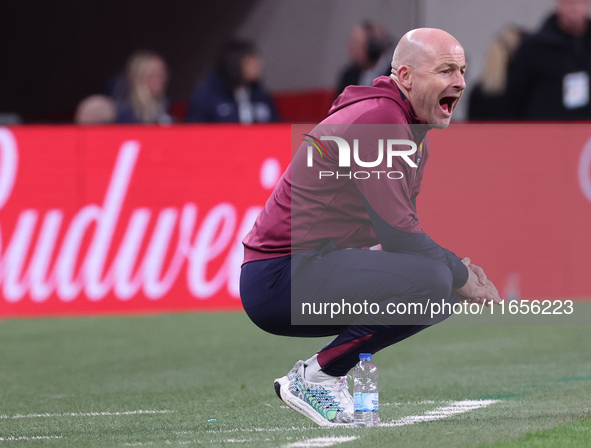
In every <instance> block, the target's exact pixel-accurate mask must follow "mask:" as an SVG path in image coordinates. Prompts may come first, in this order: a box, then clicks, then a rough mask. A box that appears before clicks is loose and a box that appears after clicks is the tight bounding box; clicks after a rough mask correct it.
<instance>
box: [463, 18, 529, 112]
mask: <svg viewBox="0 0 591 448" xmlns="http://www.w3.org/2000/svg"><path fill="white" fill-rule="evenodd" d="M525 36H526V32H525V30H524V29H522V28H520V27H518V26H515V25H509V26H507V27H505V28H503V29H502V30H501V31H500V32H499V34H497V36H496V37H495V39H494V40H493V41H492V43H491V44H490V46H489V47H488V50H487V52H486V60H485V64H484V73H483V74H482V78H481V80H480V81H479V82H478V84H476V85H475V86H474V88H473V89H472V91H471V93H470V100H469V102H468V119H470V120H473V121H507V120H508V119H509V118H510V117H511V113H510V110H509V107H508V104H507V97H506V90H507V71H508V69H509V62H510V61H511V59H512V58H513V56H514V55H515V51H516V50H517V49H518V48H519V45H520V44H521V42H522V40H523V38H524V37H525Z"/></svg>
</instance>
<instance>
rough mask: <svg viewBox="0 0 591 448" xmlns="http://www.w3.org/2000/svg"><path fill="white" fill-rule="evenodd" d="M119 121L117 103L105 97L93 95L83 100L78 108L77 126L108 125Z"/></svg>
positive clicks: (76, 115) (76, 114)
mask: <svg viewBox="0 0 591 448" xmlns="http://www.w3.org/2000/svg"><path fill="white" fill-rule="evenodd" d="M116 119H117V111H116V108H115V102H114V101H113V100H112V99H111V98H109V97H106V96H104V95H92V96H89V97H88V98H85V99H83V100H82V101H80V104H78V107H77V108H76V113H75V114H74V123H76V124H108V123H114V122H115V120H116Z"/></svg>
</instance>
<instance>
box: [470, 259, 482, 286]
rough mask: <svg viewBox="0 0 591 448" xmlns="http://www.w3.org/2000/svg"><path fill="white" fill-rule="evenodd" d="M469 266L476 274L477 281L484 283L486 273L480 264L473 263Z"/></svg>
mask: <svg viewBox="0 0 591 448" xmlns="http://www.w3.org/2000/svg"><path fill="white" fill-rule="evenodd" d="M469 268H470V269H472V271H473V272H474V273H475V274H476V277H478V281H479V282H480V283H482V284H483V285H484V284H485V282H486V274H485V273H484V269H482V268H481V267H480V266H476V265H475V264H470V265H469Z"/></svg>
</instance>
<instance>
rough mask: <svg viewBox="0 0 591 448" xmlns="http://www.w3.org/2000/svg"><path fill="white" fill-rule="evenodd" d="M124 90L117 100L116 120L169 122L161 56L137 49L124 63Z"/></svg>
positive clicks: (164, 67)
mask: <svg viewBox="0 0 591 448" xmlns="http://www.w3.org/2000/svg"><path fill="white" fill-rule="evenodd" d="M126 78H127V83H128V89H129V90H128V93H127V97H126V98H125V99H124V100H120V101H118V102H117V122H118V123H158V124H168V123H171V122H172V119H171V117H170V115H169V114H168V111H167V108H168V100H167V98H166V88H167V86H168V68H167V66H166V63H165V62H164V59H162V57H160V56H159V55H157V54H156V53H153V52H150V51H143V50H142V51H138V52H136V53H134V54H132V55H131V57H130V58H129V60H128V63H127V69H126Z"/></svg>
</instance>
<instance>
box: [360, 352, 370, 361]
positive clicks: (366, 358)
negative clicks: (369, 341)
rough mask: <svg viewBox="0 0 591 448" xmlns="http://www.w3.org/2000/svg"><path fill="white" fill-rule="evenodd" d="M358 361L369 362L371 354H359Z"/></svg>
mask: <svg viewBox="0 0 591 448" xmlns="http://www.w3.org/2000/svg"><path fill="white" fill-rule="evenodd" d="M359 359H360V360H361V361H371V353H359Z"/></svg>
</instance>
